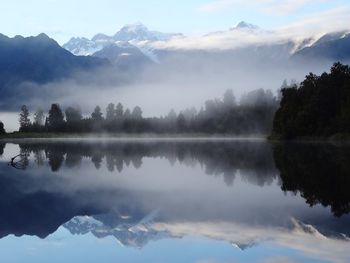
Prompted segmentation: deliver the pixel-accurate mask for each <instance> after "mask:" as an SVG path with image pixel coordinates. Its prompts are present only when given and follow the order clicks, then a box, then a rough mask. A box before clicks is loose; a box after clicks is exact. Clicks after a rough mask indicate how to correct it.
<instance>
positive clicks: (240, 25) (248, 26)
mask: <svg viewBox="0 0 350 263" xmlns="http://www.w3.org/2000/svg"><path fill="white" fill-rule="evenodd" d="M259 29H260V27H258V26H256V25H253V24H249V23H247V22H245V21H241V22H239V23H238V24H237V25H236V26H235V27H233V28H231V29H230V30H259Z"/></svg>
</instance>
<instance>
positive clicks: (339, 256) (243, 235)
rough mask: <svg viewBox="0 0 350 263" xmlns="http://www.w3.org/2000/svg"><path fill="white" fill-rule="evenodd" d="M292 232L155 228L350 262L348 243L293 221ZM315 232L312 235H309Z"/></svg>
mask: <svg viewBox="0 0 350 263" xmlns="http://www.w3.org/2000/svg"><path fill="white" fill-rule="evenodd" d="M291 222H292V223H293V225H294V227H293V228H292V229H284V228H278V227H264V226H259V225H254V226H252V225H246V224H241V223H237V222H220V223H218V222H181V223H155V224H154V225H153V228H154V229H155V230H158V231H168V232H169V233H171V234H172V235H174V236H188V235H189V236H202V237H206V238H210V239H213V240H222V241H226V242H228V243H231V244H233V245H234V244H237V245H239V244H241V245H242V244H243V245H247V244H262V243H265V242H268V243H269V244H273V245H276V246H279V247H285V248H288V249H291V250H294V251H298V252H299V253H301V254H303V255H304V256H306V257H309V258H312V259H315V260H324V261H329V262H337V263H345V262H349V259H350V257H349V253H348V247H349V241H348V240H347V239H337V238H332V237H326V236H324V235H322V234H321V233H319V232H318V231H317V229H315V228H314V227H312V226H310V225H305V224H303V223H301V222H299V221H297V220H295V219H293V218H291ZM305 229H312V230H313V231H306V230H305ZM266 262H286V263H294V261H293V259H291V258H288V257H285V256H283V257H273V258H267V259H264V260H263V261H262V263H266Z"/></svg>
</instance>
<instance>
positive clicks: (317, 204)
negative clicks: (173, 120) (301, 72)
mask: <svg viewBox="0 0 350 263" xmlns="http://www.w3.org/2000/svg"><path fill="white" fill-rule="evenodd" d="M19 154H20V156H18V157H16V158H15V159H14V162H13V163H12V164H10V163H9V162H10V160H11V158H13V157H15V156H17V155H19ZM0 209H1V214H0V259H1V262H198V263H204V262H262V263H265V262H288V263H289V262H350V253H349V249H350V239H349V237H350V221H349V215H348V213H349V211H350V147H348V146H338V145H330V144H270V143H267V142H264V141H262V140H193V141H192V140H137V141H121V140H92V139H90V140H87V139H82V140H54V141H46V140H29V141H13V142H4V141H0Z"/></svg>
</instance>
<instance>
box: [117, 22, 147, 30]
mask: <svg viewBox="0 0 350 263" xmlns="http://www.w3.org/2000/svg"><path fill="white" fill-rule="evenodd" d="M120 31H127V32H137V31H148V28H147V27H146V26H145V25H144V24H142V23H141V22H136V23H134V24H127V25H125V26H123V27H122V28H121V29H120Z"/></svg>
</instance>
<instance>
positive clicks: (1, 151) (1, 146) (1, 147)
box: [0, 142, 6, 156]
mask: <svg viewBox="0 0 350 263" xmlns="http://www.w3.org/2000/svg"><path fill="white" fill-rule="evenodd" d="M5 145H6V143H2V142H0V156H1V155H3V154H4V149H5Z"/></svg>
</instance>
